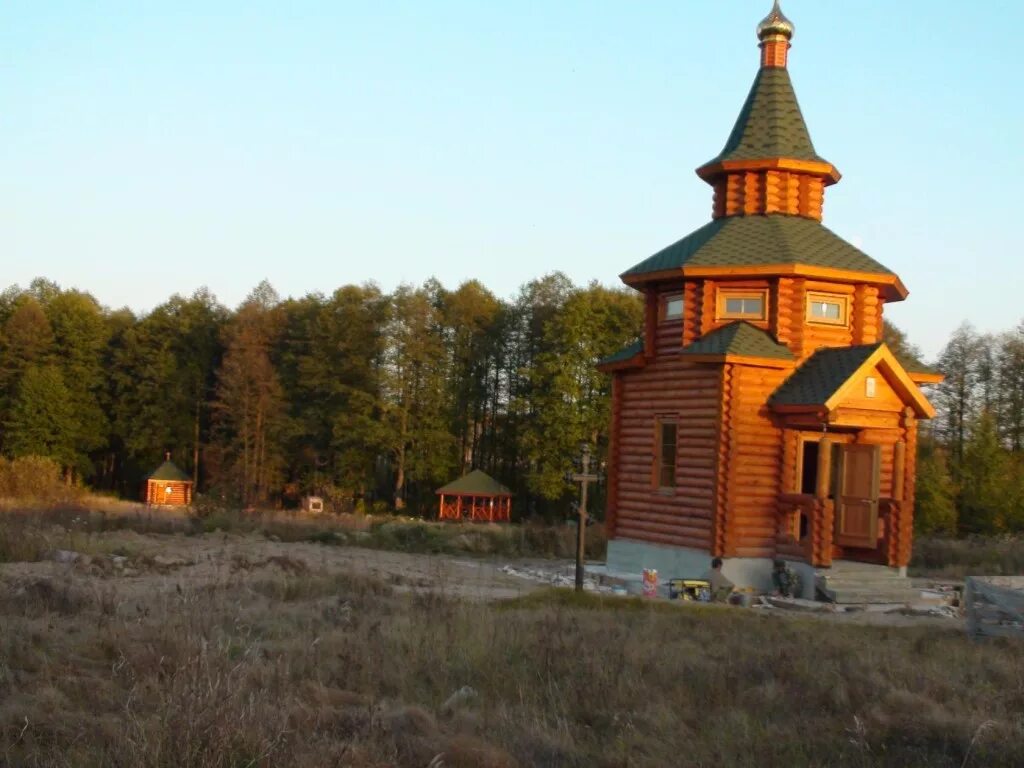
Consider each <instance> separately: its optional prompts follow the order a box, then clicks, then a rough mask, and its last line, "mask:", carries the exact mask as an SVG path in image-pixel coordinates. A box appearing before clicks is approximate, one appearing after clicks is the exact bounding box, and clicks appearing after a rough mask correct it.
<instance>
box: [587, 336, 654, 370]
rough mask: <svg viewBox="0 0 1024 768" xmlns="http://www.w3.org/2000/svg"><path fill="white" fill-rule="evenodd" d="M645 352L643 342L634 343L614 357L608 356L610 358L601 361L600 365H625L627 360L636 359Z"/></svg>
mask: <svg viewBox="0 0 1024 768" xmlns="http://www.w3.org/2000/svg"><path fill="white" fill-rule="evenodd" d="M643 351H644V343H643V341H642V340H641V341H634V342H633V343H632V344H630V345H629V346H628V347H623V348H622V349H620V350H619V351H618V352H616V353H615V354H614V355H608V357H606V358H604V359H602V360H599V361H598V363H597V364H598V365H611V364H613V363H624V362H626V361H627V360H632V359H633V358H634V357H636V356H637V355H639V354H640V353H641V352H643Z"/></svg>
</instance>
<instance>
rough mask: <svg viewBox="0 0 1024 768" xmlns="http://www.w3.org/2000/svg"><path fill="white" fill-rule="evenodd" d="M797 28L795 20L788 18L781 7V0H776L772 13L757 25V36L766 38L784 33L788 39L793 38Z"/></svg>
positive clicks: (762, 38)
mask: <svg viewBox="0 0 1024 768" xmlns="http://www.w3.org/2000/svg"><path fill="white" fill-rule="evenodd" d="M795 29H796V27H794V26H793V22H792V21H790V20H789V19H787V18H786V14H784V13H783V12H782V9H781V8H779V0H775V5H774V6H772V11H771V13H769V14H768V15H767V16H765V17H764V20H763V21H762V22H761V23H760V24H758V25H757V36H758V38H759V39H761V40H765V39H767V38H769V37H774V36H775V35H782V36H783V37H785V38H786V39H787V40H791V39H792V37H793V32H794V30H795Z"/></svg>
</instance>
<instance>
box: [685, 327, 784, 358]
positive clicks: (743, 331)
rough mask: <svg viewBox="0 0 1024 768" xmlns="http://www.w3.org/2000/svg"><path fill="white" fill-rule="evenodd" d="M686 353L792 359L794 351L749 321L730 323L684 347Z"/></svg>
mask: <svg viewBox="0 0 1024 768" xmlns="http://www.w3.org/2000/svg"><path fill="white" fill-rule="evenodd" d="M682 354H684V355H742V356H744V357H770V358H774V359H776V360H792V359H793V353H792V352H790V351H789V348H788V347H786V346H784V345H783V344H779V343H778V342H777V341H775V339H773V338H772V337H771V336H770V335H769V334H768V333H766V332H765V331H762V330H761V329H760V328H755V327H754V326H753V325H751V324H750V323H747V322H743V321H740V322H736V323H730V324H729V325H726V326H724V327H722V328H719V329H717V330H714V331H712V332H711V333H709V334H707V335H705V336H704V337H702V338H700V339H698V340H697V341H695V342H693V343H692V344H690V345H689V346H688V347H684V348H683V351H682Z"/></svg>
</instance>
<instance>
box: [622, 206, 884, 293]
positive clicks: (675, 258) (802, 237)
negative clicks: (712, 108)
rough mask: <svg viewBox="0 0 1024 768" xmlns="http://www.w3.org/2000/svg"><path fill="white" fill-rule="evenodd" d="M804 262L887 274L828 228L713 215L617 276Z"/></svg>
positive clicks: (782, 218) (800, 220) (795, 220)
mask: <svg viewBox="0 0 1024 768" xmlns="http://www.w3.org/2000/svg"><path fill="white" fill-rule="evenodd" d="M768 264H805V265H807V266H811V267H827V268H832V269H844V270H849V271H853V272H871V273H874V274H879V273H884V274H892V272H891V271H890V270H888V269H886V268H885V267H884V266H882V265H881V264H879V263H878V262H877V261H875V260H874V259H872V258H871V257H870V256H868V255H867V254H866V253H864V252H863V251H861V250H860V249H858V248H855V247H854V246H852V245H850V244H849V243H848V242H846V241H845V240H843V239H842V238H841V237H839V236H838V235H837V234H835V233H834V232H832V230H830V229H828V228H827V227H825V226H823V225H822V224H821V223H820V222H818V221H815V220H813V219H805V218H804V217H802V216H786V215H783V214H769V215H766V216H729V217H726V218H721V219H715V220H714V221H712V222H711V223H709V224H706V225H704V226H703V227H701V228H700V229H698V230H697V231H696V232H693V233H691V234H689V235H687V236H686V237H684V238H683V239H682V240H680V241H678V242H676V243H674V244H672V245H670V246H669V247H668V248H665V249H664V250H662V251H659V252H658V253H656V254H654V255H653V256H651V257H650V258H648V259H646V260H644V261H642V262H640V263H639V264H637V265H636V266H634V267H632V268H631V269H629V270H627V271H626V272H624V273H623V274H622V277H623V278H628V277H630V276H635V275H643V274H647V273H649V272H662V271H666V270H674V269H681V268H682V267H756V266H765V265H768Z"/></svg>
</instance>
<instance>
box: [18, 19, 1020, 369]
mask: <svg viewBox="0 0 1024 768" xmlns="http://www.w3.org/2000/svg"><path fill="white" fill-rule="evenodd" d="M769 6H770V2H768V0H726V1H723V0H644V2H625V0H623V1H622V2H607V1H602V0H588V1H586V2H584V1H582V0H579V1H572V2H570V1H563V2H514V3H513V2H508V3H496V2H483V1H482V0H477V2H442V1H441V0H436V1H434V2H428V1H427V0H416V1H415V2H358V3H357V2H343V1H341V0H334V1H330V0H321V1H320V2H314V1H313V0H291V1H290V2H287V3H286V2H280V0H275V1H274V2H270V1H269V0H245V2H242V1H241V0H213V1H211V0H206V1H205V2H196V1H194V0H178V1H177V2H166V1H163V0H162V1H161V2H156V1H155V0H122V1H121V2H114V1H113V0H7V1H6V2H4V3H3V4H2V6H0V168H2V172H0V248H2V253H3V260H2V262H0V263H2V264H3V274H2V276H0V284H2V285H8V284H11V283H20V284H22V285H25V284H27V283H28V282H29V281H30V280H31V279H32V278H33V277H34V276H37V275H43V276H47V277H49V278H51V279H54V280H56V281H57V282H58V283H60V284H61V285H63V286H67V287H78V288H82V289H85V290H88V291H91V292H92V293H94V294H95V295H96V296H97V297H98V298H99V299H100V301H102V302H103V303H105V304H107V305H109V306H113V307H117V306H121V305H128V306H130V307H132V308H133V309H135V310H139V311H142V310H147V309H149V308H152V307H153V306H155V305H156V304H159V303H161V302H162V301H164V300H165V299H166V298H167V297H168V296H169V295H170V294H171V293H173V292H182V293H190V292H191V291H192V290H194V289H195V288H196V287H198V286H201V285H207V286H209V287H210V288H211V289H212V290H213V291H214V292H215V293H216V294H217V296H218V297H219V298H220V299H221V300H222V301H223V302H225V303H226V304H228V305H232V306H233V305H235V304H237V303H238V302H239V301H240V300H241V299H242V298H243V297H244V296H245V295H246V294H247V293H248V292H249V291H250V290H251V289H252V287H253V286H254V285H256V283H258V282H259V281H260V280H261V279H263V278H268V279H269V280H270V281H271V282H272V283H273V285H274V286H275V287H276V288H277V289H278V291H279V292H280V293H282V294H283V295H301V294H304V293H307V292H310V291H323V292H330V291H332V290H333V289H334V288H335V287H337V286H339V285H341V284H344V283H350V282H357V283H358V282H363V281H367V280H374V281H376V282H378V283H379V284H380V285H381V286H382V287H383V288H385V289H391V288H393V287H394V286H395V285H397V284H398V283H399V282H402V281H411V282H416V283H418V282H421V281H422V280H424V279H425V278H427V277H429V276H431V275H435V276H437V277H438V278H439V279H440V280H441V281H442V282H444V283H445V284H446V285H449V286H451V287H454V286H456V285H457V284H458V283H459V282H461V281H462V280H464V279H467V278H473V277H476V278H479V279H480V280H482V281H483V282H484V283H485V284H486V285H487V286H488V287H490V288H491V289H492V290H493V291H494V292H496V293H497V294H499V295H501V296H510V295H511V294H512V293H513V292H514V291H515V290H516V289H517V288H518V286H519V285H521V284H522V283H523V282H525V281H527V280H529V279H531V278H533V277H538V276H540V275H542V274H544V273H546V272H549V271H552V270H562V271H564V272H566V273H567V274H568V275H569V276H570V277H572V278H573V279H574V280H576V281H577V282H583V281H587V280H590V279H597V280H600V281H602V282H605V283H608V284H614V283H617V277H616V276H617V275H618V274H619V273H620V272H621V271H623V270H624V269H626V268H627V267H629V266H631V265H632V264H634V263H635V262H637V261H639V260H641V259H643V258H645V257H646V256H648V255H650V254H651V253H653V252H655V251H657V250H659V249H660V248H662V247H663V246H665V245H667V244H669V243H671V242H673V241H674V240H676V239H678V238H679V237H682V236H683V235H685V234H687V233H688V232H690V231H691V230H693V229H695V228H697V227H698V226H700V225H702V224H703V223H705V222H706V221H707V220H708V218H709V216H710V207H711V192H710V188H709V187H707V186H706V185H705V184H704V183H703V182H701V181H700V180H699V179H697V177H696V176H695V175H694V173H693V169H694V168H695V167H696V166H697V165H699V164H700V163H702V162H703V161H705V160H707V159H709V158H710V157H712V156H713V155H714V154H716V153H717V152H718V150H719V149H720V148H721V146H722V145H723V143H724V142H725V139H726V137H727V135H728V133H729V130H730V128H731V126H732V123H733V121H734V120H735V117H736V114H737V112H738V111H739V108H740V106H741V104H742V102H743V99H744V97H745V95H746V93H747V90H748V89H749V87H750V83H751V81H752V80H753V77H754V75H755V73H756V69H757V64H758V51H757V48H756V39H755V36H754V27H755V25H756V24H757V22H758V21H759V20H760V19H761V17H763V16H764V14H765V13H766V12H767V11H768V9H769ZM783 8H784V10H785V12H786V13H787V15H789V16H790V17H791V18H792V19H793V21H794V22H795V23H796V26H797V34H796V38H795V39H794V49H793V51H792V54H791V60H790V69H791V70H792V73H793V78H794V82H795V84H796V88H797V93H798V95H799V97H800V101H801V105H802V107H803V110H804V114H805V117H806V118H807V121H808V124H809V126H810V128H811V134H812V137H813V139H814V142H815V145H816V148H817V150H818V151H819V153H821V154H822V155H824V156H825V157H827V158H828V159H829V160H831V161H832V162H834V163H835V164H836V165H837V166H838V167H839V169H840V170H841V171H842V172H843V173H844V176H845V178H844V179H843V181H842V182H841V183H840V184H839V185H838V186H835V187H832V188H831V189H830V190H829V191H828V193H827V195H826V207H825V223H826V224H827V225H828V226H830V227H831V228H832V229H834V230H835V231H836V232H838V233H839V234H840V235H842V236H844V237H846V238H847V239H848V240H850V241H852V242H853V243H855V244H856V245H858V246H860V247H862V248H863V249H864V250H866V251H867V252H868V253H870V254H871V255H872V256H874V257H875V258H877V259H878V260H880V261H881V262H883V263H884V264H886V265H887V266H889V267H890V268H891V269H893V270H895V271H896V272H898V273H899V274H900V275H901V277H902V278H903V280H904V282H905V283H906V284H907V286H908V287H909V288H910V291H911V296H910V298H909V299H908V301H906V302H905V303H904V304H902V305H895V306H893V307H892V308H891V309H890V310H888V312H887V317H889V318H891V319H892V320H893V321H895V322H896V323H897V324H899V325H901V326H902V327H903V328H904V329H905V330H906V331H907V332H908V333H909V334H910V336H911V338H912V340H913V341H916V342H917V343H919V344H920V345H921V346H922V347H924V349H925V351H926V352H927V353H929V354H934V353H936V352H937V351H938V349H939V347H940V346H941V344H942V343H943V342H944V340H945V338H946V336H947V335H948V333H949V332H950V330H952V328H954V327H955V326H956V325H957V324H958V323H959V322H960V321H961V320H962V319H964V318H968V319H970V320H971V321H972V322H974V323H975V324H976V325H977V326H978V327H980V328H982V329H987V330H1002V329H1008V328H1010V327H1012V326H1014V325H1016V324H1017V323H1018V322H1019V321H1020V320H1021V318H1022V317H1024V301H1021V295H1022V294H1021V283H1022V278H1024V248H1022V238H1021V235H1020V233H1021V231H1022V226H1021V224H1020V220H1021V218H1022V215H1021V205H1022V199H1021V195H1020V183H1021V179H1022V178H1024V151H1022V142H1024V107H1022V104H1024V89H1022V87H1021V84H1020V74H1019V73H1020V70H1021V63H1020V48H1021V32H1022V30H1024V3H1022V2H1019V1H1018V0H992V1H991V2H986V3H977V4H975V3H970V4H968V3H964V2H953V1H952V0H932V1H930V2H927V1H926V0H899V2H893V1H892V0H863V1H862V2H855V3H854V2H822V0H785V2H784V5H783Z"/></svg>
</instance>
